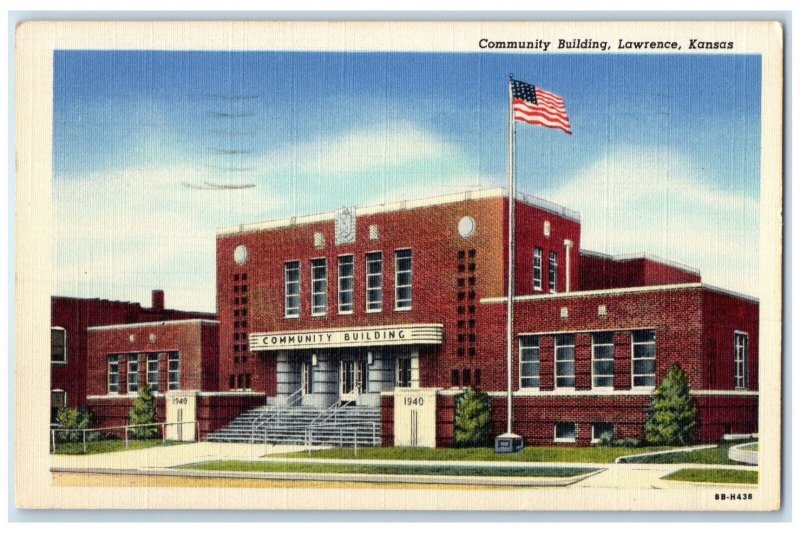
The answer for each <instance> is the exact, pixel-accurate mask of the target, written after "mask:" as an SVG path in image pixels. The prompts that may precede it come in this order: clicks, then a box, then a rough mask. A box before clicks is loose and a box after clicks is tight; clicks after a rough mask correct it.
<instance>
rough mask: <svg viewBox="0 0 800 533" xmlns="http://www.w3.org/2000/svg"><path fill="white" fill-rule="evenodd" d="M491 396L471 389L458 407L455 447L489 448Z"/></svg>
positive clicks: (490, 436) (490, 437) (490, 438)
mask: <svg viewBox="0 0 800 533" xmlns="http://www.w3.org/2000/svg"><path fill="white" fill-rule="evenodd" d="M489 409H490V404H489V395H488V394H486V393H485V392H478V391H476V390H474V389H469V390H468V391H467V392H466V393H465V394H464V396H463V397H462V398H461V400H460V401H459V402H458V405H457V406H456V420H455V445H456V447H458V448H473V447H477V446H489V445H490V444H491V442H492V419H491V414H490V412H489Z"/></svg>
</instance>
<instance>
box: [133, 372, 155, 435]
mask: <svg viewBox="0 0 800 533" xmlns="http://www.w3.org/2000/svg"><path fill="white" fill-rule="evenodd" d="M129 419H130V424H131V425H132V426H134V425H141V424H155V423H156V422H157V420H156V397H155V396H154V395H153V391H152V390H151V389H150V385H149V384H145V385H144V386H143V387H141V388H140V389H139V395H138V396H137V397H136V401H135V402H133V407H131V412H130V417H129ZM157 434H158V428H157V427H156V426H152V427H135V428H131V430H130V436H131V437H132V438H134V439H151V438H153V437H155V436H156V435H157Z"/></svg>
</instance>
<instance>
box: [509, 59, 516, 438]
mask: <svg viewBox="0 0 800 533" xmlns="http://www.w3.org/2000/svg"><path fill="white" fill-rule="evenodd" d="M513 77H514V75H513V74H509V75H508V298H507V302H506V313H507V319H506V372H507V378H508V382H507V392H508V397H507V400H506V406H507V409H506V418H507V420H506V432H507V433H513V431H512V425H513V419H514V417H513V397H512V391H513V389H514V383H513V382H514V365H513V360H514V266H515V265H514V262H515V255H516V254H515V251H516V246H515V241H516V239H515V237H516V236H515V229H516V225H515V223H514V214H515V205H514V204H515V203H516V196H517V188H516V181H515V176H514V144H515V133H516V131H515V128H514V109H513V106H514V97H513V90H512V81H513Z"/></svg>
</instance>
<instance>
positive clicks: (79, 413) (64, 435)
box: [56, 407, 92, 442]
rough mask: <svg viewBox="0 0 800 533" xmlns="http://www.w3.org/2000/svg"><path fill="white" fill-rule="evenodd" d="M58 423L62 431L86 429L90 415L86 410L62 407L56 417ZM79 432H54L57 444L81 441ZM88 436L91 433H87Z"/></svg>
mask: <svg viewBox="0 0 800 533" xmlns="http://www.w3.org/2000/svg"><path fill="white" fill-rule="evenodd" d="M56 418H57V419H58V423H59V424H61V427H62V428H63V429H88V428H89V426H90V424H91V415H90V414H89V411H87V410H86V409H83V408H81V409H75V408H72V407H62V408H61V409H59V410H58V415H57V416H56ZM82 433H83V432H81V431H56V437H57V440H58V441H59V442H81V441H82V440H83V434H82ZM89 436H92V433H91V432H89V435H87V439H88V437H89Z"/></svg>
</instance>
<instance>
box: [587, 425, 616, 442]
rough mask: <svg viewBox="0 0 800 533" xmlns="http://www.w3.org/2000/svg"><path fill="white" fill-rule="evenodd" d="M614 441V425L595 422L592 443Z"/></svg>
mask: <svg viewBox="0 0 800 533" xmlns="http://www.w3.org/2000/svg"><path fill="white" fill-rule="evenodd" d="M613 439H614V424H611V423H610V422H595V423H594V424H592V442H600V441H601V440H606V441H611V440H613Z"/></svg>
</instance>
